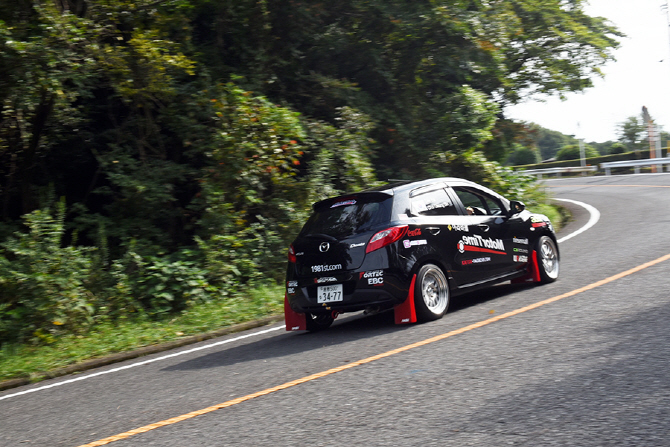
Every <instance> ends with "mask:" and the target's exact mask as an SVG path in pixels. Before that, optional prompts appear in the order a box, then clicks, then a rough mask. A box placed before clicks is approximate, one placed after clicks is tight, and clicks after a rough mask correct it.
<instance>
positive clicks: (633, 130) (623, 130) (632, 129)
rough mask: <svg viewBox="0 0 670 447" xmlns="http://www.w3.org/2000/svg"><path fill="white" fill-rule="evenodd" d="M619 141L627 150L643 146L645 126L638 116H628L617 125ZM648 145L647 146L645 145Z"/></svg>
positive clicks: (638, 148)
mask: <svg viewBox="0 0 670 447" xmlns="http://www.w3.org/2000/svg"><path fill="white" fill-rule="evenodd" d="M617 131H618V133H619V141H620V142H621V143H623V144H625V145H626V147H627V148H628V150H629V151H636V150H640V149H644V148H645V143H644V140H645V135H644V133H645V131H646V126H645V125H644V122H643V121H642V119H641V118H640V117H637V116H630V117H628V118H626V120H625V121H623V122H621V123H619V124H618V125H617ZM647 147H648V146H647Z"/></svg>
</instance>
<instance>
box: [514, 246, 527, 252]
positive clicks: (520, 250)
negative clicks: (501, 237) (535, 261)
mask: <svg viewBox="0 0 670 447" xmlns="http://www.w3.org/2000/svg"><path fill="white" fill-rule="evenodd" d="M514 252H516V253H528V250H526V249H525V248H517V247H514Z"/></svg>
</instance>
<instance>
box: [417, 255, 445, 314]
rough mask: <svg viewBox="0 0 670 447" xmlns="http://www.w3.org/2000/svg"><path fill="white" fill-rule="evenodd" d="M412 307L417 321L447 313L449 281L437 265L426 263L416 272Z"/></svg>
mask: <svg viewBox="0 0 670 447" xmlns="http://www.w3.org/2000/svg"><path fill="white" fill-rule="evenodd" d="M414 307H415V309H416V317H417V320H419V321H433V320H437V319H439V318H442V316H443V315H444V314H445V313H447V309H448V308H449V283H448V282H447V277H446V276H444V272H442V270H441V269H440V268H439V267H438V266H436V265H434V264H426V265H424V266H422V267H421V268H420V269H419V272H418V273H417V274H416V282H415V284H414Z"/></svg>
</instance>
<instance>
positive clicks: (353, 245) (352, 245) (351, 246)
mask: <svg viewBox="0 0 670 447" xmlns="http://www.w3.org/2000/svg"><path fill="white" fill-rule="evenodd" d="M364 245H365V242H361V243H360V244H351V245H350V246H349V248H356V247H362V246H364Z"/></svg>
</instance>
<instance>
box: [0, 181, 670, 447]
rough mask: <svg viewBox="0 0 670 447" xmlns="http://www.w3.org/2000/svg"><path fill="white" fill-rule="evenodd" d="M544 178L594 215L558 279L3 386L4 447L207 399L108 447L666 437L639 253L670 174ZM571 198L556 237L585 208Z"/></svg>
mask: <svg viewBox="0 0 670 447" xmlns="http://www.w3.org/2000/svg"><path fill="white" fill-rule="evenodd" d="M546 184H547V187H548V188H550V189H551V191H552V193H553V194H554V196H555V197H557V198H565V199H571V200H576V201H580V202H584V203H586V204H589V205H592V206H593V207H595V208H596V209H597V210H598V211H599V212H600V220H599V221H598V222H597V223H596V224H595V226H593V227H592V228H591V229H589V230H587V231H585V232H583V233H581V234H579V235H577V236H575V237H572V238H570V239H568V240H566V241H564V242H562V243H561V244H560V250H561V256H562V263H561V276H560V278H559V280H558V281H557V282H555V283H553V284H548V285H544V286H538V287H533V286H525V285H514V286H513V285H509V284H503V285H500V286H496V287H493V288H491V289H490V290H488V291H486V292H483V293H481V292H480V293H477V294H473V295H469V296H465V297H459V298H457V299H454V300H453V302H452V305H451V308H450V311H449V313H448V314H447V315H446V316H445V317H444V318H443V319H441V320H439V321H436V322H432V323H427V324H417V325H408V326H395V325H394V324H393V321H392V314H390V313H387V314H381V315H376V316H363V315H361V314H356V315H351V316H344V317H341V318H340V319H338V320H337V321H336V322H335V324H334V325H333V327H332V328H331V329H329V330H328V331H325V332H321V333H316V334H301V333H286V332H284V331H283V329H277V328H278V327H279V326H281V325H274V326H269V327H266V328H261V329H255V330H253V331H249V332H248V333H243V334H234V335H230V336H226V337H222V338H221V339H216V340H209V341H207V342H203V343H201V344H200V345H196V346H189V347H185V348H182V349H180V350H176V351H174V352H171V353H167V354H166V353H162V354H156V355H154V356H151V357H148V358H142V359H136V360H134V361H129V362H126V363H124V364H121V365H111V366H108V367H106V368H101V369H100V370H95V371H89V372H86V373H82V374H80V375H76V376H70V377H62V378H59V379H55V380H51V381H45V382H40V383H37V384H34V385H30V386H27V387H23V388H18V389H12V390H7V391H4V392H2V393H0V446H3V447H5V446H80V445H84V444H89V443H94V442H95V441H97V440H101V439H104V438H107V437H110V436H114V435H118V434H121V433H127V432H128V431H130V430H133V429H136V428H139V427H145V426H147V425H149V424H154V423H156V422H159V421H165V420H168V419H169V418H174V417H177V416H180V415H185V414H188V413H190V412H193V411H197V410H204V409H208V410H206V411H203V412H201V413H203V414H200V415H198V416H196V417H192V418H188V419H184V420H180V419H177V420H174V421H171V423H164V424H161V426H154V427H148V428H147V429H144V430H143V431H145V432H143V433H139V434H132V435H128V434H126V435H124V436H127V437H125V438H124V439H118V440H114V441H112V442H111V443H110V444H109V445H112V446H114V447H127V446H143V447H144V446H161V447H164V446H247V445H248V446H302V445H310V446H339V445H356V446H358V445H365V446H398V445H406V446H469V445H476V446H489V445H490V446H500V445H527V446H551V445H560V446H605V445H617V446H626V445H630V446H667V445H670V439H669V435H670V373H669V372H668V368H669V366H670V335H668V329H669V324H668V322H669V321H670V293H669V292H668V290H669V288H670V259H665V260H662V261H659V262H657V263H655V264H652V265H645V263H648V262H650V261H654V260H659V258H662V257H663V256H666V255H669V254H670V175H669V174H659V175H652V174H645V175H637V176H613V177H591V178H579V179H560V180H550V181H547V183H546ZM564 203H565V204H566V205H567V206H569V208H570V209H571V210H573V212H574V215H575V220H574V221H573V222H571V223H570V224H569V225H568V226H567V227H566V228H564V229H563V230H562V231H561V233H560V234H559V237H565V236H567V235H569V234H570V233H572V232H574V231H576V230H578V229H579V228H582V227H583V225H585V224H586V223H587V222H588V221H589V218H590V214H589V213H588V212H587V211H586V210H585V209H584V208H582V207H580V206H578V205H575V204H573V203H570V202H564ZM638 266H642V267H641V268H640V269H639V270H637V271H634V272H631V271H630V269H632V268H634V267H638ZM622 272H627V274H626V275H625V276H622V275H619V274H621V273H622ZM617 275H618V276H617ZM602 280H606V281H602ZM551 298H555V300H553V301H551V300H550V299H551ZM547 300H549V301H547ZM538 303H539V304H538ZM533 304H538V305H537V306H535V307H533V306H532V305H533ZM526 306H530V307H526ZM515 310H519V311H518V312H514V313H511V314H510V313H509V312H512V311H515ZM496 317H498V318H499V319H495V318H496ZM492 318H493V319H494V320H492ZM459 329H463V330H461V331H459ZM445 334H446V335H445ZM440 336H441V337H440ZM242 337H244V338H242ZM433 337H437V339H431V338H433ZM421 342H423V343H421ZM213 343H218V344H215V345H212V344H213ZM413 343H416V345H415V346H410V345H411V344H413ZM208 346H209V347H208ZM403 347H406V348H405V349H398V348H403ZM194 348H195V349H198V350H194ZM379 354H385V355H384V356H379V357H373V356H378V355H379ZM166 355H171V357H167V358H165V357H166ZM363 359H365V362H363V363H353V362H357V361H359V360H363ZM147 361H149V363H147ZM132 365H138V366H132ZM338 367H342V370H338V369H336V368H338ZM119 368H124V369H119ZM334 368H335V369H334ZM319 373H324V374H319ZM95 374H97V375H95ZM91 375H92V376H91ZM73 380H75V381H73ZM292 381H295V382H292ZM282 384H288V385H286V386H285V387H283V388H284V389H277V388H274V387H278V386H279V385H282ZM45 387H48V388H45ZM254 393H257V394H254ZM245 396H246V397H245ZM242 397H244V399H240V400H239V401H235V400H234V399H237V398H242ZM224 403H225V405H222V406H221V407H223V408H220V409H213V408H210V407H212V406H215V405H218V404H224ZM114 439H116V438H114ZM92 445H95V444H92Z"/></svg>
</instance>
